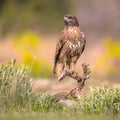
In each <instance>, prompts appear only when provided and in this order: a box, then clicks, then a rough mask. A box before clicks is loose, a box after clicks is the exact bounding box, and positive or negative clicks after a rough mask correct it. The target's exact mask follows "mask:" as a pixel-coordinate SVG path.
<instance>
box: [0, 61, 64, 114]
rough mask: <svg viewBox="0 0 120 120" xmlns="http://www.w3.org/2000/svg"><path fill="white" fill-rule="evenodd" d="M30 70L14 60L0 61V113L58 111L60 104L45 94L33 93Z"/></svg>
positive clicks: (60, 107)
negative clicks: (16, 63)
mask: <svg viewBox="0 0 120 120" xmlns="http://www.w3.org/2000/svg"><path fill="white" fill-rule="evenodd" d="M31 89H32V82H31V78H30V70H29V69H28V67H25V66H24V65H21V66H16V65H15V60H12V61H10V62H9V63H7V64H3V63H0V113H6V112H10V113H12V112H32V111H36V112H50V111H60V110H62V109H63V107H62V105H61V104H60V103H58V102H57V101H56V99H55V98H53V97H51V96H49V95H46V94H39V95H36V94H33V93H32V91H31Z"/></svg>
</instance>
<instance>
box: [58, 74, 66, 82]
mask: <svg viewBox="0 0 120 120" xmlns="http://www.w3.org/2000/svg"><path fill="white" fill-rule="evenodd" d="M64 76H65V73H62V74H61V75H60V76H59V77H58V81H61V80H62V79H63V78H64Z"/></svg>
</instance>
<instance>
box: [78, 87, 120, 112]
mask: <svg viewBox="0 0 120 120" xmlns="http://www.w3.org/2000/svg"><path fill="white" fill-rule="evenodd" d="M79 102H80V104H79V105H80V109H81V110H82V111H83V112H85V113H97V114H100V113H107V114H108V113H110V114H111V113H112V114H115V113H118V112H120V90H118V89H111V88H110V87H109V88H107V87H105V86H100V87H90V93H89V95H88V96H87V97H83V96H80V98H79Z"/></svg>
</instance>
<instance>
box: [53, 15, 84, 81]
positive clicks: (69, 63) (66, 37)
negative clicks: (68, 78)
mask: <svg viewBox="0 0 120 120" xmlns="http://www.w3.org/2000/svg"><path fill="white" fill-rule="evenodd" d="M64 24H65V25H64V30H63V31H62V32H61V34H60V36H59V40H58V43H57V45H56V52H55V61H54V70H53V72H54V73H55V74H56V76H57V78H58V80H61V75H62V74H64V73H65V71H67V70H71V71H73V70H74V66H75V64H76V62H77V60H78V58H79V57H80V55H81V54H82V52H83V51H84V48H85V43H86V41H85V36H84V34H83V32H82V31H81V30H80V27H79V23H78V20H77V18H76V16H75V15H72V14H68V15H65V16H64Z"/></svg>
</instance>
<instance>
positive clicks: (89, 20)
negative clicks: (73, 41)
mask: <svg viewBox="0 0 120 120" xmlns="http://www.w3.org/2000/svg"><path fill="white" fill-rule="evenodd" d="M68 13H73V14H75V15H76V16H77V18H78V20H79V24H80V27H81V30H82V31H83V32H84V33H85V36H86V41H87V44H86V49H85V51H84V53H83V54H82V56H81V57H80V59H79V62H78V63H77V65H76V70H77V71H79V72H80V73H81V74H82V69H81V64H82V63H84V62H86V63H89V64H90V69H91V77H90V79H89V80H88V81H86V88H85V89H87V87H88V86H90V85H99V84H101V83H103V84H107V85H112V86H114V87H119V86H120V85H119V84H120V1H119V0H114V1H113V0H100V1H98V0H61V1H58V0H34V1H30V0H0V61H1V62H4V61H8V60H9V59H11V58H14V59H16V60H17V64H25V65H26V66H30V69H31V70H32V73H31V74H32V77H33V80H34V86H33V91H35V92H36V91H49V92H52V93H54V92H56V91H60V90H70V89H71V88H73V87H74V86H75V85H76V81H75V80H73V79H70V78H66V79H65V80H64V81H62V82H60V83H58V82H57V81H56V78H55V76H54V75H53V73H52V70H53V65H54V54H55V46H56V42H57V39H58V37H59V33H60V32H61V31H62V30H63V27H64V22H63V16H64V15H65V14H68ZM68 83H69V84H68ZM85 91H86V90H85Z"/></svg>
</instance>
